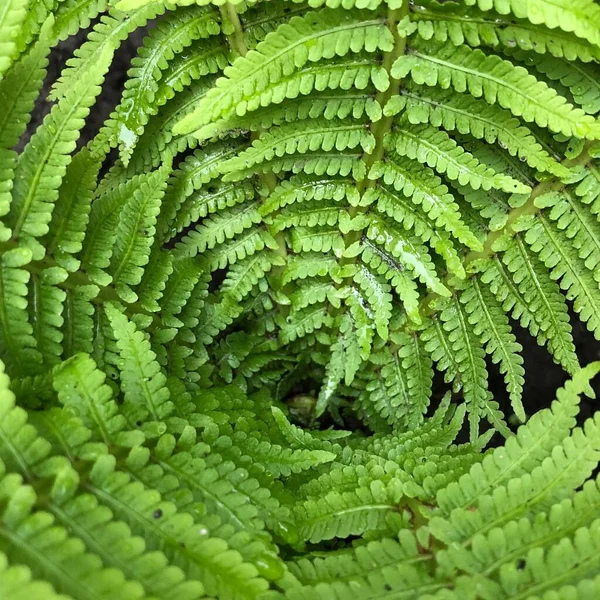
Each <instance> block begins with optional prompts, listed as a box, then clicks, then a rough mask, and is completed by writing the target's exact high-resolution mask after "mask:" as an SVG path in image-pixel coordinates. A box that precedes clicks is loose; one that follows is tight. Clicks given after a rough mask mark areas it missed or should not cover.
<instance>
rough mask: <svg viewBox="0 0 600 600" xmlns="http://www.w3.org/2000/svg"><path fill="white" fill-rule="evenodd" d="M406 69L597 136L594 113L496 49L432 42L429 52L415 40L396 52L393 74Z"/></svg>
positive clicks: (529, 116) (569, 130)
mask: <svg viewBox="0 0 600 600" xmlns="http://www.w3.org/2000/svg"><path fill="white" fill-rule="evenodd" d="M423 48H425V46H424V45H423ZM409 74H411V76H412V79H413V80H414V81H415V83H418V84H420V85H422V84H425V85H428V86H436V85H439V86H440V87H441V88H442V89H448V88H450V87H452V88H453V89H454V90H455V91H456V92H459V93H464V92H468V93H469V94H471V95H472V96H475V97H476V98H480V97H481V98H484V99H485V100H486V102H488V103H489V104H499V105H500V106H501V107H502V108H507V109H508V110H510V111H511V112H512V113H513V115H515V116H518V117H521V118H523V119H524V120H525V121H527V122H528V123H536V124H537V125H539V126H540V127H547V128H548V129H550V130H551V131H554V132H557V133H563V134H564V135H567V136H576V137H582V138H585V137H591V138H594V139H595V138H596V137H598V136H600V130H599V125H598V123H596V122H595V121H594V119H593V118H592V117H590V116H589V115H586V114H585V113H584V112H583V111H582V110H581V109H580V108H574V107H573V106H572V105H570V104H569V103H568V102H567V100H565V98H563V97H562V96H560V95H558V94H557V92H556V91H555V90H554V89H552V88H550V87H548V85H547V84H545V83H544V82H543V81H539V80H537V79H536V78H535V77H534V76H533V75H531V74H529V73H528V72H527V71H526V70H525V69H524V68H523V67H517V66H515V65H513V64H512V63H511V62H509V61H506V60H503V59H501V58H500V57H498V56H495V55H492V56H487V55H486V54H484V53H483V52H482V51H481V50H471V49H469V48H467V47H465V46H460V47H459V48H456V47H455V46H454V45H452V44H446V45H443V46H439V45H435V46H434V47H433V48H430V50H429V52H427V51H426V50H424V49H422V46H421V45H418V46H416V47H415V48H414V50H413V52H411V53H409V54H406V55H405V56H401V57H400V58H398V60H397V61H396V63H395V64H394V67H393V69H392V76H393V77H396V78H403V77H406V76H407V75H409Z"/></svg>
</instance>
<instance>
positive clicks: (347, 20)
mask: <svg viewBox="0 0 600 600" xmlns="http://www.w3.org/2000/svg"><path fill="white" fill-rule="evenodd" d="M365 17H366V18H365V20H361V18H360V15H359V14H358V13H357V14H354V13H353V12H352V11H344V12H343V13H341V14H340V13H339V12H336V11H332V10H330V9H323V10H321V11H319V12H314V13H313V12H311V13H308V14H306V15H305V16H303V17H294V18H292V19H291V20H290V22H289V24H288V23H286V24H285V25H282V26H281V27H279V29H278V30H277V31H275V32H273V33H270V34H269V35H268V36H267V37H266V38H265V40H264V41H263V42H261V43H260V44H259V45H258V46H257V47H256V50H252V51H250V52H249V53H248V55H247V56H245V57H240V58H238V59H237V60H236V61H235V62H234V64H233V65H231V66H230V67H228V68H227V69H225V72H224V75H225V78H223V79H221V80H220V83H219V86H218V87H217V88H214V89H213V90H211V91H210V92H209V93H208V94H207V96H206V98H205V99H203V101H202V102H201V104H200V105H199V106H198V108H197V109H196V110H195V111H194V112H193V113H192V114H191V115H190V116H188V117H186V119H185V120H183V121H181V123H180V124H179V125H178V126H177V128H176V130H175V131H176V133H178V134H186V133H192V132H195V133H194V135H196V136H197V137H198V138H200V139H206V138H209V137H212V136H213V135H215V133H217V131H218V127H217V125H218V123H219V121H220V120H226V119H227V118H229V117H230V116H231V115H232V114H238V115H239V114H244V113H245V112H246V110H247V109H246V106H247V104H248V102H249V101H250V100H251V99H252V98H253V96H255V95H256V94H258V93H260V92H261V91H263V90H264V89H265V88H266V87H267V85H269V84H273V83H275V82H277V81H278V80H280V79H281V78H282V77H283V76H285V75H288V74H290V73H292V72H293V71H294V70H296V69H300V68H302V67H303V66H304V65H305V64H307V63H308V62H317V61H319V60H321V59H322V58H326V59H330V58H333V57H334V56H345V55H346V54H348V53H349V52H351V51H352V52H359V51H360V50H363V49H364V50H366V51H367V52H375V51H376V50H379V49H381V50H384V51H385V50H390V49H391V48H392V44H393V42H392V36H391V33H390V31H389V29H387V28H386V27H385V26H384V24H383V22H382V21H381V20H380V19H377V18H373V15H369V14H366V15H365Z"/></svg>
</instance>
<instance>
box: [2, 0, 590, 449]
mask: <svg viewBox="0 0 600 600" xmlns="http://www.w3.org/2000/svg"><path fill="white" fill-rule="evenodd" d="M30 5H31V6H30ZM24 6H25V8H27V7H30V8H31V10H23V7H24ZM90 23H93V25H92V26H91V30H90V33H89V34H88V36H87V39H86V41H85V42H84V43H83V44H82V46H81V47H80V48H79V49H78V50H77V51H76V52H75V54H74V56H73V57H72V58H70V59H69V60H68V61H67V65H66V67H65V69H64V70H63V72H62V73H61V75H60V77H59V78H58V80H57V81H56V83H55V84H54V86H53V88H52V90H51V92H50V95H49V97H50V99H51V100H53V102H54V105H53V107H52V110H51V112H50V114H49V115H48V116H47V117H46V119H45V120H44V123H43V124H42V125H41V126H40V127H39V128H38V129H37V131H36V132H35V133H33V135H32V136H31V138H30V140H29V142H28V143H27V144H25V146H24V150H23V151H22V152H21V153H20V154H18V153H17V152H16V151H15V150H14V148H15V147H17V145H18V143H19V140H20V139H21V137H22V136H23V134H24V133H25V129H26V125H27V122H28V119H29V114H30V112H31V110H32V108H33V106H34V102H35V99H36V97H37V96H38V94H39V92H40V89H41V86H42V82H43V79H44V74H45V72H46V68H47V56H48V53H49V50H50V48H51V47H52V46H53V45H55V44H56V43H57V41H59V40H63V39H65V38H67V37H68V36H69V35H72V34H73V33H75V32H76V31H77V30H78V29H79V28H81V27H87V26H88V25H89V24H90ZM142 26H147V28H148V32H147V34H146V36H145V39H144V42H143V44H142V46H141V47H140V48H139V50H138V53H137V56H136V57H135V58H134V59H133V60H132V65H131V69H130V71H129V73H128V76H129V79H128V81H127V83H126V85H125V90H124V92H123V96H122V100H121V103H120V104H119V105H118V106H117V107H116V109H115V110H114V112H113V114H112V115H111V116H110V118H109V119H108V120H107V121H106V122H105V123H104V125H103V126H102V127H101V129H100V131H99V132H98V133H97V135H95V136H93V138H92V139H91V140H90V141H89V142H87V143H86V144H85V145H83V146H81V145H80V146H78V145H77V140H78V137H79V135H80V132H81V130H82V128H83V126H84V122H85V118H86V116H87V114H88V113H89V110H90V108H91V107H93V105H94V102H95V101H96V99H97V97H98V94H99V93H100V89H101V84H102V82H103V79H104V76H105V74H106V72H107V70H108V69H109V67H110V63H111V60H112V56H113V54H114V52H116V51H118V47H119V45H120V44H121V43H122V42H123V40H125V39H126V38H127V36H128V35H129V34H131V33H132V32H133V31H134V30H136V29H138V28H140V27H142ZM0 28H1V30H2V31H6V32H7V39H10V40H14V42H10V43H8V44H6V45H2V46H1V47H0V52H2V55H1V59H0V73H1V75H0V76H1V77H2V80H0V101H1V102H2V111H1V114H2V116H1V117H0V119H1V121H0V146H1V148H2V150H1V152H2V154H1V157H0V173H1V180H0V214H2V238H3V241H2V247H1V249H0V251H1V257H0V261H1V263H0V265H1V267H0V294H1V303H2V308H3V309H2V314H0V332H1V334H0V335H1V344H0V348H1V350H2V359H3V360H4V361H5V363H6V367H7V371H8V372H9V373H10V375H11V376H14V377H17V378H19V377H23V376H25V375H31V374H33V375H37V376H39V377H43V376H44V374H45V373H48V372H49V370H50V369H52V368H53V367H54V366H55V365H57V364H59V363H61V362H62V361H63V360H66V359H68V358H69V357H70V356H74V355H75V354H77V353H80V352H84V353H88V354H90V355H92V356H93V357H94V360H95V361H96V362H97V364H98V365H99V366H100V367H101V368H103V369H106V372H107V373H108V374H109V376H110V377H112V378H116V377H118V375H117V372H118V369H117V367H116V366H115V359H114V356H115V352H116V350H115V340H114V337H113V335H112V333H111V328H110V324H109V319H108V317H107V314H106V310H105V305H106V303H107V302H113V303H115V302H116V303H117V304H118V305H119V306H121V307H122V310H123V311H124V312H125V314H126V315H127V316H128V318H130V319H131V320H132V322H134V323H135V324H136V326H137V327H138V328H139V329H140V331H143V332H144V335H145V336H146V338H147V340H148V343H149V344H150V346H151V348H152V351H153V352H154V353H155V355H156V360H157V361H158V364H159V365H160V367H161V369H164V371H165V373H166V376H168V377H175V378H177V379H179V380H180V381H182V382H184V385H185V387H186V389H187V390H188V391H189V392H195V391H197V390H198V389H200V388H203V387H205V386H206V385H208V383H207V382H212V383H213V384H216V385H220V384H222V383H230V382H233V381H235V382H236V383H238V384H240V385H242V386H245V387H247V388H248V390H249V391H252V390H254V389H258V388H261V387H263V386H268V387H270V388H271V389H273V390H274V391H275V393H276V397H277V398H278V399H283V398H286V397H287V396H288V395H289V394H290V393H292V392H291V391H292V390H293V389H294V386H296V387H297V386H298V385H300V384H299V382H301V380H302V378H303V377H304V375H305V374H307V373H310V378H311V382H310V385H314V386H315V387H316V388H317V390H320V391H318V392H317V395H318V400H317V402H316V404H315V410H314V415H313V418H316V417H318V416H320V415H321V414H322V413H324V412H325V411H329V412H330V413H331V414H332V415H333V416H334V418H336V419H338V418H339V419H341V418H343V414H344V413H345V412H347V411H352V412H354V413H355V414H358V415H359V416H360V418H361V419H362V420H363V421H364V422H365V423H366V424H367V426H368V427H369V428H371V429H372V430H374V431H382V432H383V431H387V432H389V431H391V430H392V429H393V430H397V429H410V428H412V427H415V426H418V425H420V424H422V423H423V420H424V415H425V414H426V412H427V410H428V408H429V404H430V401H431V386H432V379H433V375H434V373H435V372H436V371H441V372H443V373H444V377H445V379H446V381H447V383H448V384H450V385H451V386H452V388H453V390H454V392H455V393H456V394H457V395H458V396H460V397H461V398H462V399H463V400H464V403H465V405H466V408H467V412H468V414H469V422H470V426H471V437H472V439H473V440H476V439H477V437H478V434H479V423H480V421H481V419H485V420H487V421H488V422H490V423H491V424H492V425H493V426H494V427H495V428H497V429H499V430H500V431H502V432H503V433H505V434H508V429H507V426H506V424H505V416H504V415H503V414H502V412H501V411H500V409H499V406H498V403H497V402H496V401H495V400H494V399H493V398H492V396H491V393H490V391H489V386H488V370H489V368H490V363H493V364H495V365H497V366H494V367H492V368H494V369H499V371H500V373H501V374H502V376H503V377H504V380H505V383H506V390H507V394H508V396H509V397H510V401H511V404H512V411H513V412H514V413H515V415H516V416H517V417H518V418H519V419H521V420H524V419H525V417H526V414H527V411H526V407H525V406H524V405H523V401H522V392H523V381H524V376H525V373H524V368H523V359H522V356H521V347H520V345H519V343H518V342H517V340H516V337H515V333H514V331H513V325H512V321H511V319H512V320H514V321H516V322H518V323H519V324H520V325H521V326H523V327H524V328H526V329H527V330H529V332H530V334H531V335H532V336H534V337H535V338H536V340H537V341H538V343H540V344H542V345H544V346H546V348H547V349H548V351H549V353H550V354H551V355H552V357H553V359H554V360H555V361H556V362H557V363H558V364H559V365H561V366H562V367H563V368H564V369H565V371H567V372H568V373H574V372H576V370H577V368H578V366H579V361H578V357H577V355H576V352H575V347H574V343H573V335H572V327H571V323H570V319H569V314H568V306H569V303H570V305H571V306H572V307H573V309H574V312H575V313H576V314H577V316H578V317H579V318H580V319H581V320H582V321H583V322H584V323H585V325H586V326H587V328H588V329H589V330H590V331H591V332H592V333H593V334H594V335H595V336H596V338H598V337H599V336H600V313H599V310H600V309H599V307H600V288H599V280H600V277H599V276H598V272H599V270H598V265H599V263H600V225H599V223H598V214H599V213H598V197H599V190H600V174H599V173H600V166H599V163H598V158H597V156H598V154H599V150H598V147H599V143H598V141H597V140H598V138H599V137H600V124H599V122H598V120H597V119H596V114H597V112H598V111H599V110H600V106H599V104H598V101H597V98H598V97H600V92H599V90H600V88H599V87H598V81H599V78H598V69H599V67H598V58H599V52H600V10H599V8H598V5H597V3H595V2H594V1H593V0H580V1H578V2H576V3H570V2H569V3H567V2H562V1H561V2H552V3H551V2H546V1H541V2H536V3H530V2H525V3H523V4H522V5H521V4H517V3H515V2H506V3H504V2H494V3H488V2H483V1H473V2H471V1H469V2H461V3H455V2H444V3H439V2H434V1H427V2H422V3H420V4H410V3H408V2H402V1H400V0H389V1H387V2H384V1H378V0H369V1H362V0H361V1H348V2H346V1H344V2H340V1H337V0H328V1H325V0H314V1H313V0H311V1H310V2H307V3H306V4H303V3H301V2H276V3H273V2H224V3H221V2H219V3H216V2H215V3H212V2H204V1H202V2H193V3H192V2H184V1H181V2H150V1H146V0H122V1H121V2H98V3H89V2H87V1H85V0H64V1H62V2H57V3H56V6H54V5H53V4H52V3H49V4H48V5H46V4H45V3H39V2H34V1H33V0H31V2H27V1H26V0H18V1H17V0H12V1H11V2H9V3H7V4H6V6H5V8H3V12H2V13H0ZM112 150H117V152H118V156H119V158H118V160H117V161H116V162H114V164H113V163H112V162H111V160H112V159H111V157H112V156H113V153H112V152H111V151H112ZM101 165H103V166H102V168H101ZM486 361H487V362H486ZM305 384H306V385H308V383H306V382H305ZM340 415H342V416H340Z"/></svg>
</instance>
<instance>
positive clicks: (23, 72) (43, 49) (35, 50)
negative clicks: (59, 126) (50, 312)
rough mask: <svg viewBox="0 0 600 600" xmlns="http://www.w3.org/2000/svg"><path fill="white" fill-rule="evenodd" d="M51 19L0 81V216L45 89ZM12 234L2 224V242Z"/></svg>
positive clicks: (8, 200) (9, 198)
mask: <svg viewBox="0 0 600 600" xmlns="http://www.w3.org/2000/svg"><path fill="white" fill-rule="evenodd" d="M51 28H52V19H48V21H47V22H46V23H45V24H44V26H43V27H42V30H41V32H40V35H39V39H38V41H37V42H36V43H35V44H34V45H33V46H31V47H30V49H29V50H28V51H27V52H26V53H25V54H24V56H22V57H21V59H20V60H19V61H18V62H17V63H16V64H15V65H14V66H13V67H12V68H11V69H10V70H9V71H8V73H6V75H5V76H4V77H3V78H2V80H1V81H0V109H1V110H0V217H5V216H6V215H8V213H9V211H10V204H11V201H12V190H13V186H14V176H15V166H16V164H17V153H16V152H15V151H14V150H13V148H14V146H15V145H16V144H17V142H18V141H19V138H20V137H21V136H22V135H23V133H24V131H25V129H26V127H27V124H28V123H29V120H30V118H31V116H30V113H31V110H32V109H33V107H34V104H35V99H36V97H37V94H38V92H39V90H40V88H41V86H42V82H43V79H44V75H45V73H46V66H47V64H48V58H47V56H48V53H49V51H50V31H51ZM10 236H11V231H10V230H9V228H8V227H6V225H5V224H3V223H2V224H0V239H1V240H2V241H6V240H7V239H9V238H10Z"/></svg>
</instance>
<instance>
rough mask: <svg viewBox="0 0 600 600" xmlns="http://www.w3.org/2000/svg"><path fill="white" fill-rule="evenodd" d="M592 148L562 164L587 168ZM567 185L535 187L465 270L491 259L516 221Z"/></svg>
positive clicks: (470, 258) (551, 182) (554, 181)
mask: <svg viewBox="0 0 600 600" xmlns="http://www.w3.org/2000/svg"><path fill="white" fill-rule="evenodd" d="M591 146H592V143H591V142H590V143H588V144H587V145H586V147H585V148H584V149H583V151H582V152H581V154H580V155H579V156H578V157H577V158H574V159H568V160H565V161H563V162H562V163H561V164H562V165H563V166H565V167H567V168H568V169H573V168H575V167H584V166H586V165H587V163H588V162H590V160H591V159H592V157H591V156H590V154H589V149H590V148H591ZM565 185H566V184H564V183H563V182H562V181H560V180H559V179H550V180H548V181H543V182H541V183H539V184H538V185H537V186H535V187H534V188H533V190H532V191H531V194H530V196H529V198H528V199H527V202H525V204H523V205H522V206H519V207H517V208H514V209H513V210H511V211H510V213H509V214H508V218H507V220H506V223H505V224H504V227H502V229H499V230H497V231H491V232H490V233H489V234H488V235H487V237H486V240H485V242H484V244H483V249H482V250H481V251H479V252H470V253H469V254H467V256H466V257H465V261H464V266H465V268H466V267H467V266H468V265H469V264H470V263H472V262H473V261H475V260H479V259H482V258H489V257H490V256H492V255H493V254H494V250H493V247H494V243H495V242H496V240H498V239H499V238H501V237H502V236H504V235H506V234H507V233H509V232H510V231H511V230H512V226H513V225H514V224H515V223H516V221H517V220H518V219H519V218H521V217H523V216H525V215H531V214H534V213H536V212H537V210H538V209H537V207H536V206H535V201H536V199H537V198H539V197H540V196H543V195H544V194H547V193H549V192H557V191H560V190H561V189H564V187H565Z"/></svg>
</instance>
